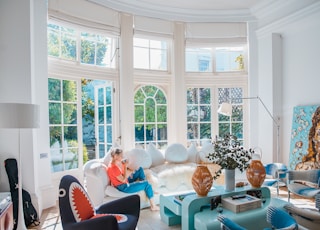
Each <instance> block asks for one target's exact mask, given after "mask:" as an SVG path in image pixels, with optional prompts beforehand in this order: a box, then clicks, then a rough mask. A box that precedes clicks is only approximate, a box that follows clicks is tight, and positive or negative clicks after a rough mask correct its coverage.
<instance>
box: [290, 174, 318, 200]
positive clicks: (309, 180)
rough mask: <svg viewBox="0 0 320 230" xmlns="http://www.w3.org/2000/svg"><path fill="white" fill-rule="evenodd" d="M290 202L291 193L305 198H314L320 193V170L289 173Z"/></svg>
mask: <svg viewBox="0 0 320 230" xmlns="http://www.w3.org/2000/svg"><path fill="white" fill-rule="evenodd" d="M287 187H288V202H290V193H293V194H295V195H298V196H302V197H305V198H314V197H315V196H316V194H318V193H320V169H313V170H303V171H298V170H289V171H288V183H287Z"/></svg>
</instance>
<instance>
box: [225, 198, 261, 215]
mask: <svg viewBox="0 0 320 230" xmlns="http://www.w3.org/2000/svg"><path fill="white" fill-rule="evenodd" d="M222 206H223V208H226V209H229V210H231V211H233V212H235V213H239V212H244V211H248V210H251V209H256V208H261V199H259V198H257V197H254V196H251V195H248V194H241V195H235V196H230V197H225V198H222Z"/></svg>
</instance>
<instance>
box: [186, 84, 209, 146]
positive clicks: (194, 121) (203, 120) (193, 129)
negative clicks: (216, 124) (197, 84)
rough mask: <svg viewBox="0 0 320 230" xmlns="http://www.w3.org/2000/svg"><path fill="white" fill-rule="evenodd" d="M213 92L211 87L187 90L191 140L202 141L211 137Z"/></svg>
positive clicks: (189, 137)
mask: <svg viewBox="0 0 320 230" xmlns="http://www.w3.org/2000/svg"><path fill="white" fill-rule="evenodd" d="M211 109H212V106H211V93H210V88H189V89H188V90H187V122H188V126H187V127H188V133H187V138H188V141H189V142H195V141H196V142H197V143H198V144H200V143H201V140H202V139H210V138H211V126H212V125H211Z"/></svg>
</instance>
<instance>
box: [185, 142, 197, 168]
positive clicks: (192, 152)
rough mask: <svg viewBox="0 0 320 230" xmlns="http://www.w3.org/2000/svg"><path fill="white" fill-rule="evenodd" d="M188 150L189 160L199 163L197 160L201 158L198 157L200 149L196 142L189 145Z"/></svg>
mask: <svg viewBox="0 0 320 230" xmlns="http://www.w3.org/2000/svg"><path fill="white" fill-rule="evenodd" d="M187 152H188V161H189V162H194V163H197V161H198V160H199V159H197V158H198V150H197V147H196V145H195V144H194V143H192V144H191V145H190V146H189V148H188V149H187Z"/></svg>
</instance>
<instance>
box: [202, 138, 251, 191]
mask: <svg viewBox="0 0 320 230" xmlns="http://www.w3.org/2000/svg"><path fill="white" fill-rule="evenodd" d="M212 144H213V152H212V153H209V154H208V156H207V158H208V159H209V161H210V162H212V163H215V164H218V165H219V166H220V169H219V170H217V171H216V172H215V174H214V175H213V179H214V180H216V179H218V178H219V177H220V175H221V173H222V170H224V172H225V186H226V187H225V190H226V191H232V190H234V188H235V169H239V170H240V172H244V171H245V170H246V169H247V168H248V167H249V163H250V160H251V156H252V153H253V150H252V149H249V150H246V149H245V148H244V147H243V146H242V145H241V143H240V141H238V139H237V137H236V136H234V135H231V134H227V135H225V136H224V137H223V138H217V137H216V139H215V140H214V141H213V143H212Z"/></svg>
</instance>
